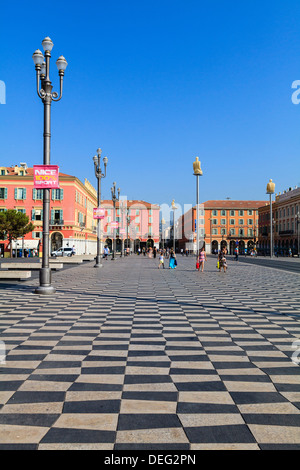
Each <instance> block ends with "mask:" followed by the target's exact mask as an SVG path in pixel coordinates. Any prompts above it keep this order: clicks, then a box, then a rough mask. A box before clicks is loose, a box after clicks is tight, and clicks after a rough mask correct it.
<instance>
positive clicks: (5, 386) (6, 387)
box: [0, 380, 23, 392]
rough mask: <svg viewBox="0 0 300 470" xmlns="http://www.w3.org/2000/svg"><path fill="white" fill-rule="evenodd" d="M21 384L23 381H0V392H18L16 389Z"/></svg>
mask: <svg viewBox="0 0 300 470" xmlns="http://www.w3.org/2000/svg"><path fill="white" fill-rule="evenodd" d="M22 384H23V380H12V381H10V382H7V381H3V382H2V381H0V392H11V391H13V390H15V391H16V390H18V388H19V387H20V386H21V385H22Z"/></svg>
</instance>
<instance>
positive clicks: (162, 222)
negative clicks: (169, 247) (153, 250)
mask: <svg viewBox="0 0 300 470" xmlns="http://www.w3.org/2000/svg"><path fill="white" fill-rule="evenodd" d="M164 225H166V221H165V219H164V218H162V219H161V241H162V250H163V251H164V248H165V247H164V245H165V241H164Z"/></svg>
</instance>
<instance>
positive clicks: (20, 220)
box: [0, 209, 34, 256]
mask: <svg viewBox="0 0 300 470" xmlns="http://www.w3.org/2000/svg"><path fill="white" fill-rule="evenodd" d="M32 230H34V225H33V224H32V223H31V222H30V219H29V217H28V216H27V215H26V214H23V213H22V212H18V211H16V210H13V209H8V210H7V211H4V212H0V240H6V239H7V240H9V244H10V256H12V241H13V240H16V239H17V238H21V237H24V235H26V233H30V232H32Z"/></svg>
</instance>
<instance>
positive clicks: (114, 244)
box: [111, 183, 120, 261]
mask: <svg viewBox="0 0 300 470" xmlns="http://www.w3.org/2000/svg"><path fill="white" fill-rule="evenodd" d="M116 185H117V183H113V185H112V188H111V199H112V202H113V205H114V222H116V202H117V201H119V199H120V188H118V196H116ZM116 243H117V241H116V229H115V228H114V238H113V252H112V257H111V259H112V260H113V261H114V260H115V250H116Z"/></svg>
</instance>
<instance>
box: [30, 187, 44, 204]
mask: <svg viewBox="0 0 300 470" xmlns="http://www.w3.org/2000/svg"><path fill="white" fill-rule="evenodd" d="M43 197H44V190H43V189H33V190H32V199H33V200H34V201H36V200H39V201H42V200H43Z"/></svg>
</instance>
